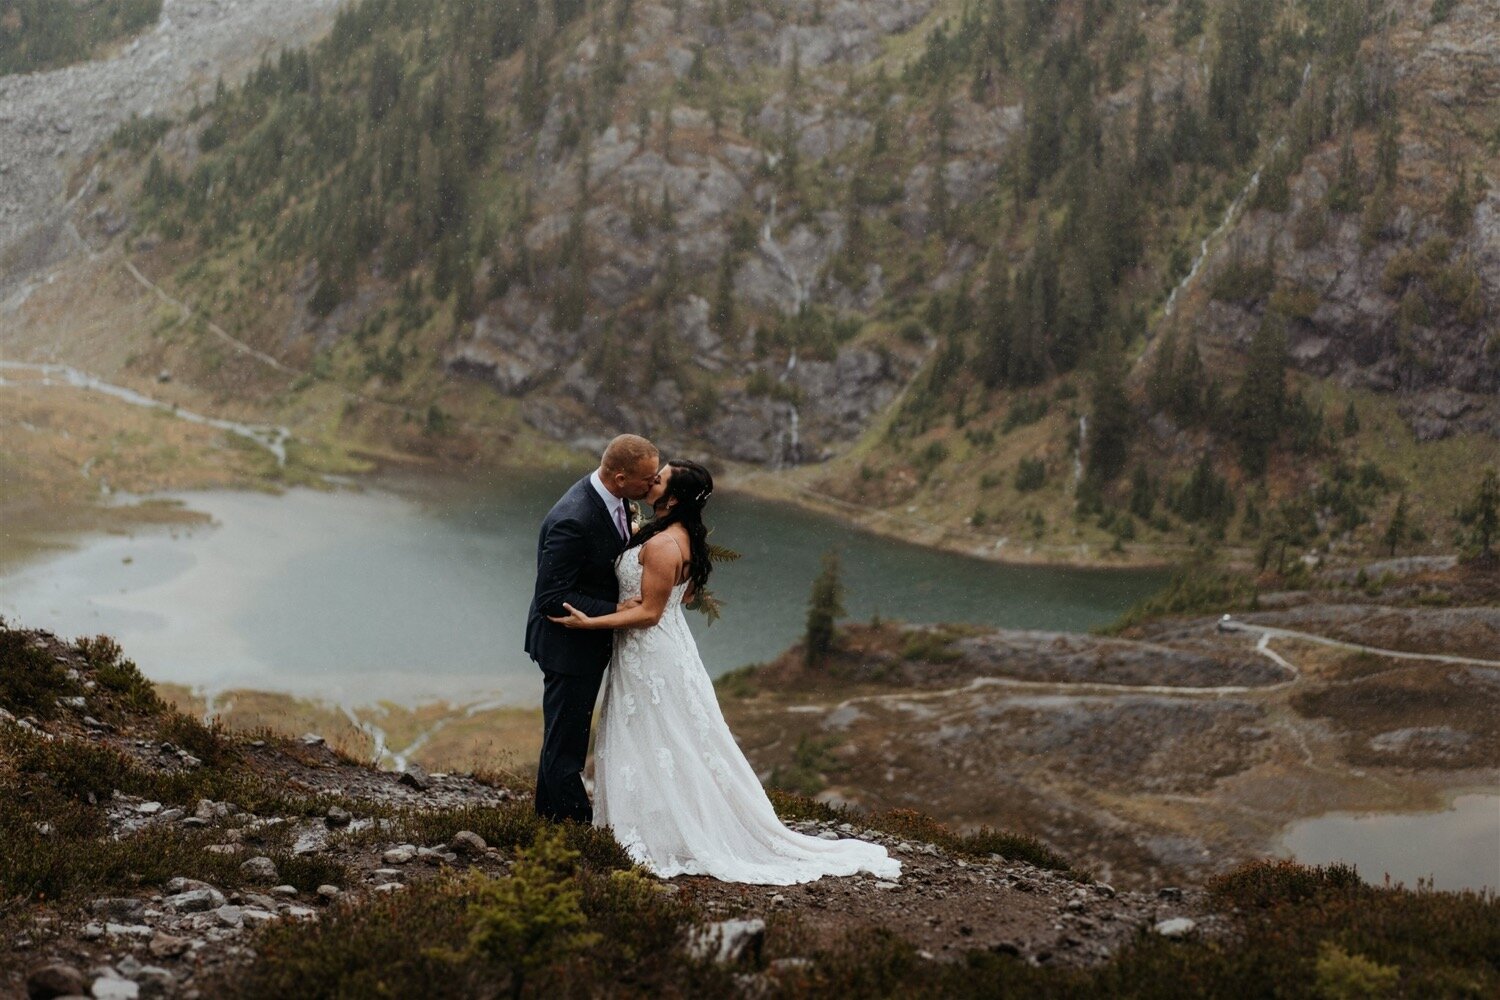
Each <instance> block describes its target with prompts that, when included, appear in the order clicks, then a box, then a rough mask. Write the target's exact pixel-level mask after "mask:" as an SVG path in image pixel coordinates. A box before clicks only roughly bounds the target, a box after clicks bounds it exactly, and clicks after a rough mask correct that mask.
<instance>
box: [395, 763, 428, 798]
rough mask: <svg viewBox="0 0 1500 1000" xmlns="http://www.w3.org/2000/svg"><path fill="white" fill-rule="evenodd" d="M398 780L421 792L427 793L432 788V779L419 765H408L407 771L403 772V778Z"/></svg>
mask: <svg viewBox="0 0 1500 1000" xmlns="http://www.w3.org/2000/svg"><path fill="white" fill-rule="evenodd" d="M396 780H398V781H400V782H401V784H403V785H406V786H408V787H410V788H415V789H416V790H417V791H419V792H425V791H426V790H427V789H428V788H430V787H432V777H431V776H430V775H429V774H428V773H427V772H426V771H424V770H422V768H421V766H420V765H417V764H407V765H406V770H404V771H402V772H401V777H400V778H398V779H396Z"/></svg>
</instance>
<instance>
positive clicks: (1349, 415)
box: [1344, 399, 1359, 437]
mask: <svg viewBox="0 0 1500 1000" xmlns="http://www.w3.org/2000/svg"><path fill="white" fill-rule="evenodd" d="M1358 433H1359V411H1358V410H1356V409H1355V408H1354V401H1353V400H1352V399H1351V400H1350V401H1349V405H1348V406H1347V407H1345V408H1344V437H1353V436H1354V435H1356V434H1358Z"/></svg>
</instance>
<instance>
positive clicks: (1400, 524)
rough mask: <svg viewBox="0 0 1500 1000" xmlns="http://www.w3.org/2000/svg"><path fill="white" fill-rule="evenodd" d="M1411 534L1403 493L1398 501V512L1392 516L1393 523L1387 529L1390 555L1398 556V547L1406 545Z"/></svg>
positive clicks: (1386, 534)
mask: <svg viewBox="0 0 1500 1000" xmlns="http://www.w3.org/2000/svg"><path fill="white" fill-rule="evenodd" d="M1410 534H1411V524H1410V523H1409V520H1408V516H1407V512H1406V494H1405V493H1403V494H1401V496H1400V497H1399V498H1398V499H1397V500H1396V510H1395V511H1394V512H1393V513H1392V514H1391V523H1390V524H1389V525H1387V526H1386V529H1385V545H1386V550H1387V552H1388V553H1389V554H1390V555H1393V556H1394V555H1395V554H1396V548H1397V546H1399V545H1401V544H1402V543H1404V542H1405V541H1406V539H1407V537H1408V536H1409V535H1410Z"/></svg>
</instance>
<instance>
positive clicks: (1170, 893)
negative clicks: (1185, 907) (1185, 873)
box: [1156, 885, 1182, 903]
mask: <svg viewBox="0 0 1500 1000" xmlns="http://www.w3.org/2000/svg"><path fill="white" fill-rule="evenodd" d="M1156 898H1157V899H1165V900H1169V901H1171V902H1174V903H1176V902H1180V901H1181V900H1182V890H1181V889H1179V888H1177V887H1176V886H1174V885H1169V886H1166V887H1164V888H1161V889H1158V890H1156Z"/></svg>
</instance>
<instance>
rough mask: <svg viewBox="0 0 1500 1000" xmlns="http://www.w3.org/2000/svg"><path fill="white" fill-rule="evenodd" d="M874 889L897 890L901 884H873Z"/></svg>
mask: <svg viewBox="0 0 1500 1000" xmlns="http://www.w3.org/2000/svg"><path fill="white" fill-rule="evenodd" d="M875 888H877V889H899V888H901V884H900V883H899V882H876V883H875Z"/></svg>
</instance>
